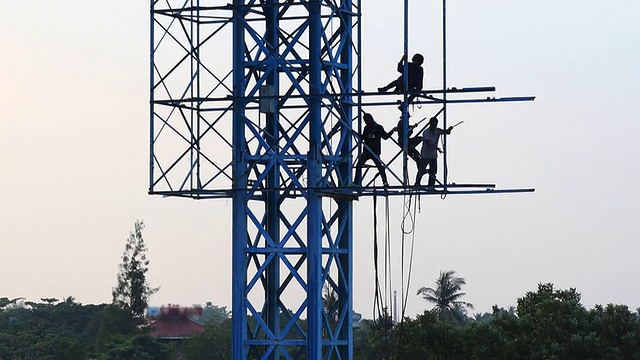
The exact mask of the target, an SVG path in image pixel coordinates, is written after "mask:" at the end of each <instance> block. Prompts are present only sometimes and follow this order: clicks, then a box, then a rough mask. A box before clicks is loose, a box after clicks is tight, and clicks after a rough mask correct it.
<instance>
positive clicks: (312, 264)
mask: <svg viewBox="0 0 640 360" xmlns="http://www.w3.org/2000/svg"><path fill="white" fill-rule="evenodd" d="M307 8H308V11H309V97H308V104H309V153H308V156H309V157H308V163H309V164H308V169H307V179H308V186H309V187H310V188H316V187H318V186H319V185H320V179H321V175H322V164H321V161H322V158H321V156H322V154H321V152H320V146H321V144H320V140H321V139H320V134H321V129H322V114H321V100H322V99H321V97H320V96H321V95H322V90H321V88H322V84H321V71H322V62H321V58H320V56H321V54H320V46H321V40H322V32H321V31H322V26H321V18H320V10H321V8H320V0H310V1H309V3H308V4H307ZM307 209H308V212H307V302H308V306H307V326H308V328H307V337H308V343H307V344H308V345H307V359H309V360H317V359H321V358H322V314H323V306H322V301H321V300H322V198H321V196H320V195H319V194H318V193H317V192H316V191H314V190H310V191H308V198H307Z"/></svg>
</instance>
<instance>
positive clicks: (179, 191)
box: [149, 0, 359, 359]
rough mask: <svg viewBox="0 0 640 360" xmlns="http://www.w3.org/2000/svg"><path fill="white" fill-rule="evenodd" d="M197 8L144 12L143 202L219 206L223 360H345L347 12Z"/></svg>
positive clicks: (322, 5)
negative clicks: (147, 16)
mask: <svg viewBox="0 0 640 360" xmlns="http://www.w3.org/2000/svg"><path fill="white" fill-rule="evenodd" d="M204 3H205V2H204V1H172V0H170V1H164V2H160V1H152V2H151V34H152V35H151V54H152V56H151V84H150V86H151V94H150V97H151V109H150V111H151V132H150V137H151V149H150V151H151V158H150V167H151V172H150V179H149V181H150V189H149V191H150V193H152V194H160V195H167V196H184V197H192V198H231V199H233V239H231V241H232V242H233V274H232V277H233V281H232V289H233V305H232V314H233V358H234V359H246V358H248V357H252V358H256V359H260V358H263V359H281V358H285V359H297V358H302V357H305V358H307V359H320V358H341V359H350V358H351V357H352V354H351V345H350V344H351V337H352V330H351V328H352V320H351V319H352V258H351V256H352V254H351V248H352V246H351V242H352V226H353V225H352V201H353V197H352V196H340V194H339V193H337V192H334V193H327V192H326V189H327V188H328V185H329V184H332V185H333V186H334V187H335V188H338V189H342V188H346V187H347V185H350V182H351V180H350V179H351V168H352V165H351V164H352V150H353V141H352V136H353V135H352V132H351V126H352V121H353V119H354V115H353V107H354V101H353V83H352V82H353V79H354V63H357V61H358V60H357V58H356V54H357V52H358V51H357V50H358V49H357V48H358V41H357V40H358V37H357V31H354V26H355V25H354V24H357V20H358V16H359V15H358V11H357V9H356V7H354V5H353V4H352V2H351V0H340V1H335V0H322V1H320V0H307V1H300V0H298V1H284V2H279V1H276V0H262V1H256V0H234V1H233V4H227V5H223V6H206V5H204ZM208 3H211V1H209V2H208ZM327 195H331V196H327ZM323 288H324V291H325V293H327V294H335V295H334V296H333V298H334V299H337V301H336V302H335V303H329V304H324V305H323V302H322V294H323Z"/></svg>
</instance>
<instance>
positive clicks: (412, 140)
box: [392, 116, 422, 166]
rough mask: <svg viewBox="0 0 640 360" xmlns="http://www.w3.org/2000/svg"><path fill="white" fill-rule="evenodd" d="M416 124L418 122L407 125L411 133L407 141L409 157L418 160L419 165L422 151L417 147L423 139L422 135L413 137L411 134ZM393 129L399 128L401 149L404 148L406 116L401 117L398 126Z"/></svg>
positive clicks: (418, 164) (408, 131)
mask: <svg viewBox="0 0 640 360" xmlns="http://www.w3.org/2000/svg"><path fill="white" fill-rule="evenodd" d="M407 120H408V119H407ZM416 125H417V124H413V125H411V124H409V125H407V133H408V134H409V137H408V142H407V155H409V157H410V158H411V159H413V161H415V162H416V165H417V166H420V153H419V152H418V150H417V149H416V148H417V147H418V144H420V142H421V141H422V139H421V138H420V136H414V137H411V135H412V134H413V129H414V128H415V127H416ZM393 130H398V145H399V146H400V148H401V149H403V150H404V116H401V117H400V120H399V121H398V126H396V127H395V128H394V129H393ZM393 130H392V131H393Z"/></svg>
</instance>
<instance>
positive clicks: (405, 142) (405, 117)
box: [400, 0, 411, 186]
mask: <svg viewBox="0 0 640 360" xmlns="http://www.w3.org/2000/svg"><path fill="white" fill-rule="evenodd" d="M403 55H404V56H406V59H405V62H404V76H403V77H402V81H403V82H404V84H403V87H404V95H403V98H402V99H403V100H402V114H401V116H402V127H403V129H402V133H403V134H404V136H403V139H402V144H400V146H402V153H403V154H402V169H403V172H402V174H403V176H402V178H403V185H404V186H407V185H409V184H410V183H411V182H410V181H411V180H409V169H408V166H407V165H408V156H407V155H408V153H409V151H408V150H409V103H408V102H407V91H408V90H409V0H404V41H403Z"/></svg>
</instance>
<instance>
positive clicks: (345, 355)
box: [336, 0, 360, 360]
mask: <svg viewBox="0 0 640 360" xmlns="http://www.w3.org/2000/svg"><path fill="white" fill-rule="evenodd" d="M352 7H353V4H352V0H342V2H341V9H342V10H345V12H348V11H351V9H352ZM359 11H360V7H359V6H358V12H359ZM358 22H360V21H359V19H358ZM352 29H353V20H352V17H351V16H349V15H348V16H342V21H341V25H340V36H341V39H343V40H341V41H345V40H344V39H350V38H352V36H351V35H352V34H351V31H352ZM359 34H360V33H359V32H358V38H359V37H360V36H359ZM340 60H341V61H340V62H341V63H342V64H343V65H344V64H346V65H347V66H346V68H343V69H342V70H341V71H340V77H341V78H342V82H343V84H345V88H344V89H343V90H342V92H343V93H345V94H350V93H352V91H353V74H352V73H351V71H352V68H353V51H352V50H351V47H349V46H344V47H343V49H342V53H341V54H340ZM352 100H353V99H352V96H351V95H346V96H345V97H344V99H343V102H342V103H343V110H344V113H343V116H344V118H343V123H345V124H352V119H353V111H352V110H353V109H352V106H351V103H352ZM349 127H350V126H349ZM349 130H350V129H349V128H347V127H343V128H342V137H343V138H344V139H345V142H344V144H343V145H342V149H341V150H340V155H341V157H343V158H346V159H348V160H349V161H346V162H345V161H343V162H341V165H340V167H339V169H338V171H340V172H341V174H347V175H348V178H349V179H351V164H352V162H351V156H350V153H351V147H352V141H351V140H352V138H351V134H350V133H349ZM340 178H344V176H340ZM350 182H351V181H350V180H349V181H348V183H350ZM340 186H342V184H341V185H340ZM338 217H339V220H338V221H339V229H338V234H339V237H338V238H337V239H336V241H337V242H338V249H345V250H347V251H346V253H343V254H340V255H339V256H338V262H339V270H338V309H339V312H338V318H342V317H343V316H344V317H345V321H343V322H342V324H341V325H340V328H339V329H338V330H337V331H338V338H339V339H340V340H346V341H347V344H346V346H345V345H342V346H340V347H339V348H338V352H339V354H340V358H342V359H346V360H350V359H353V202H352V201H350V200H339V201H338ZM340 269H342V271H343V272H346V273H345V274H344V277H343V276H340Z"/></svg>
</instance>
